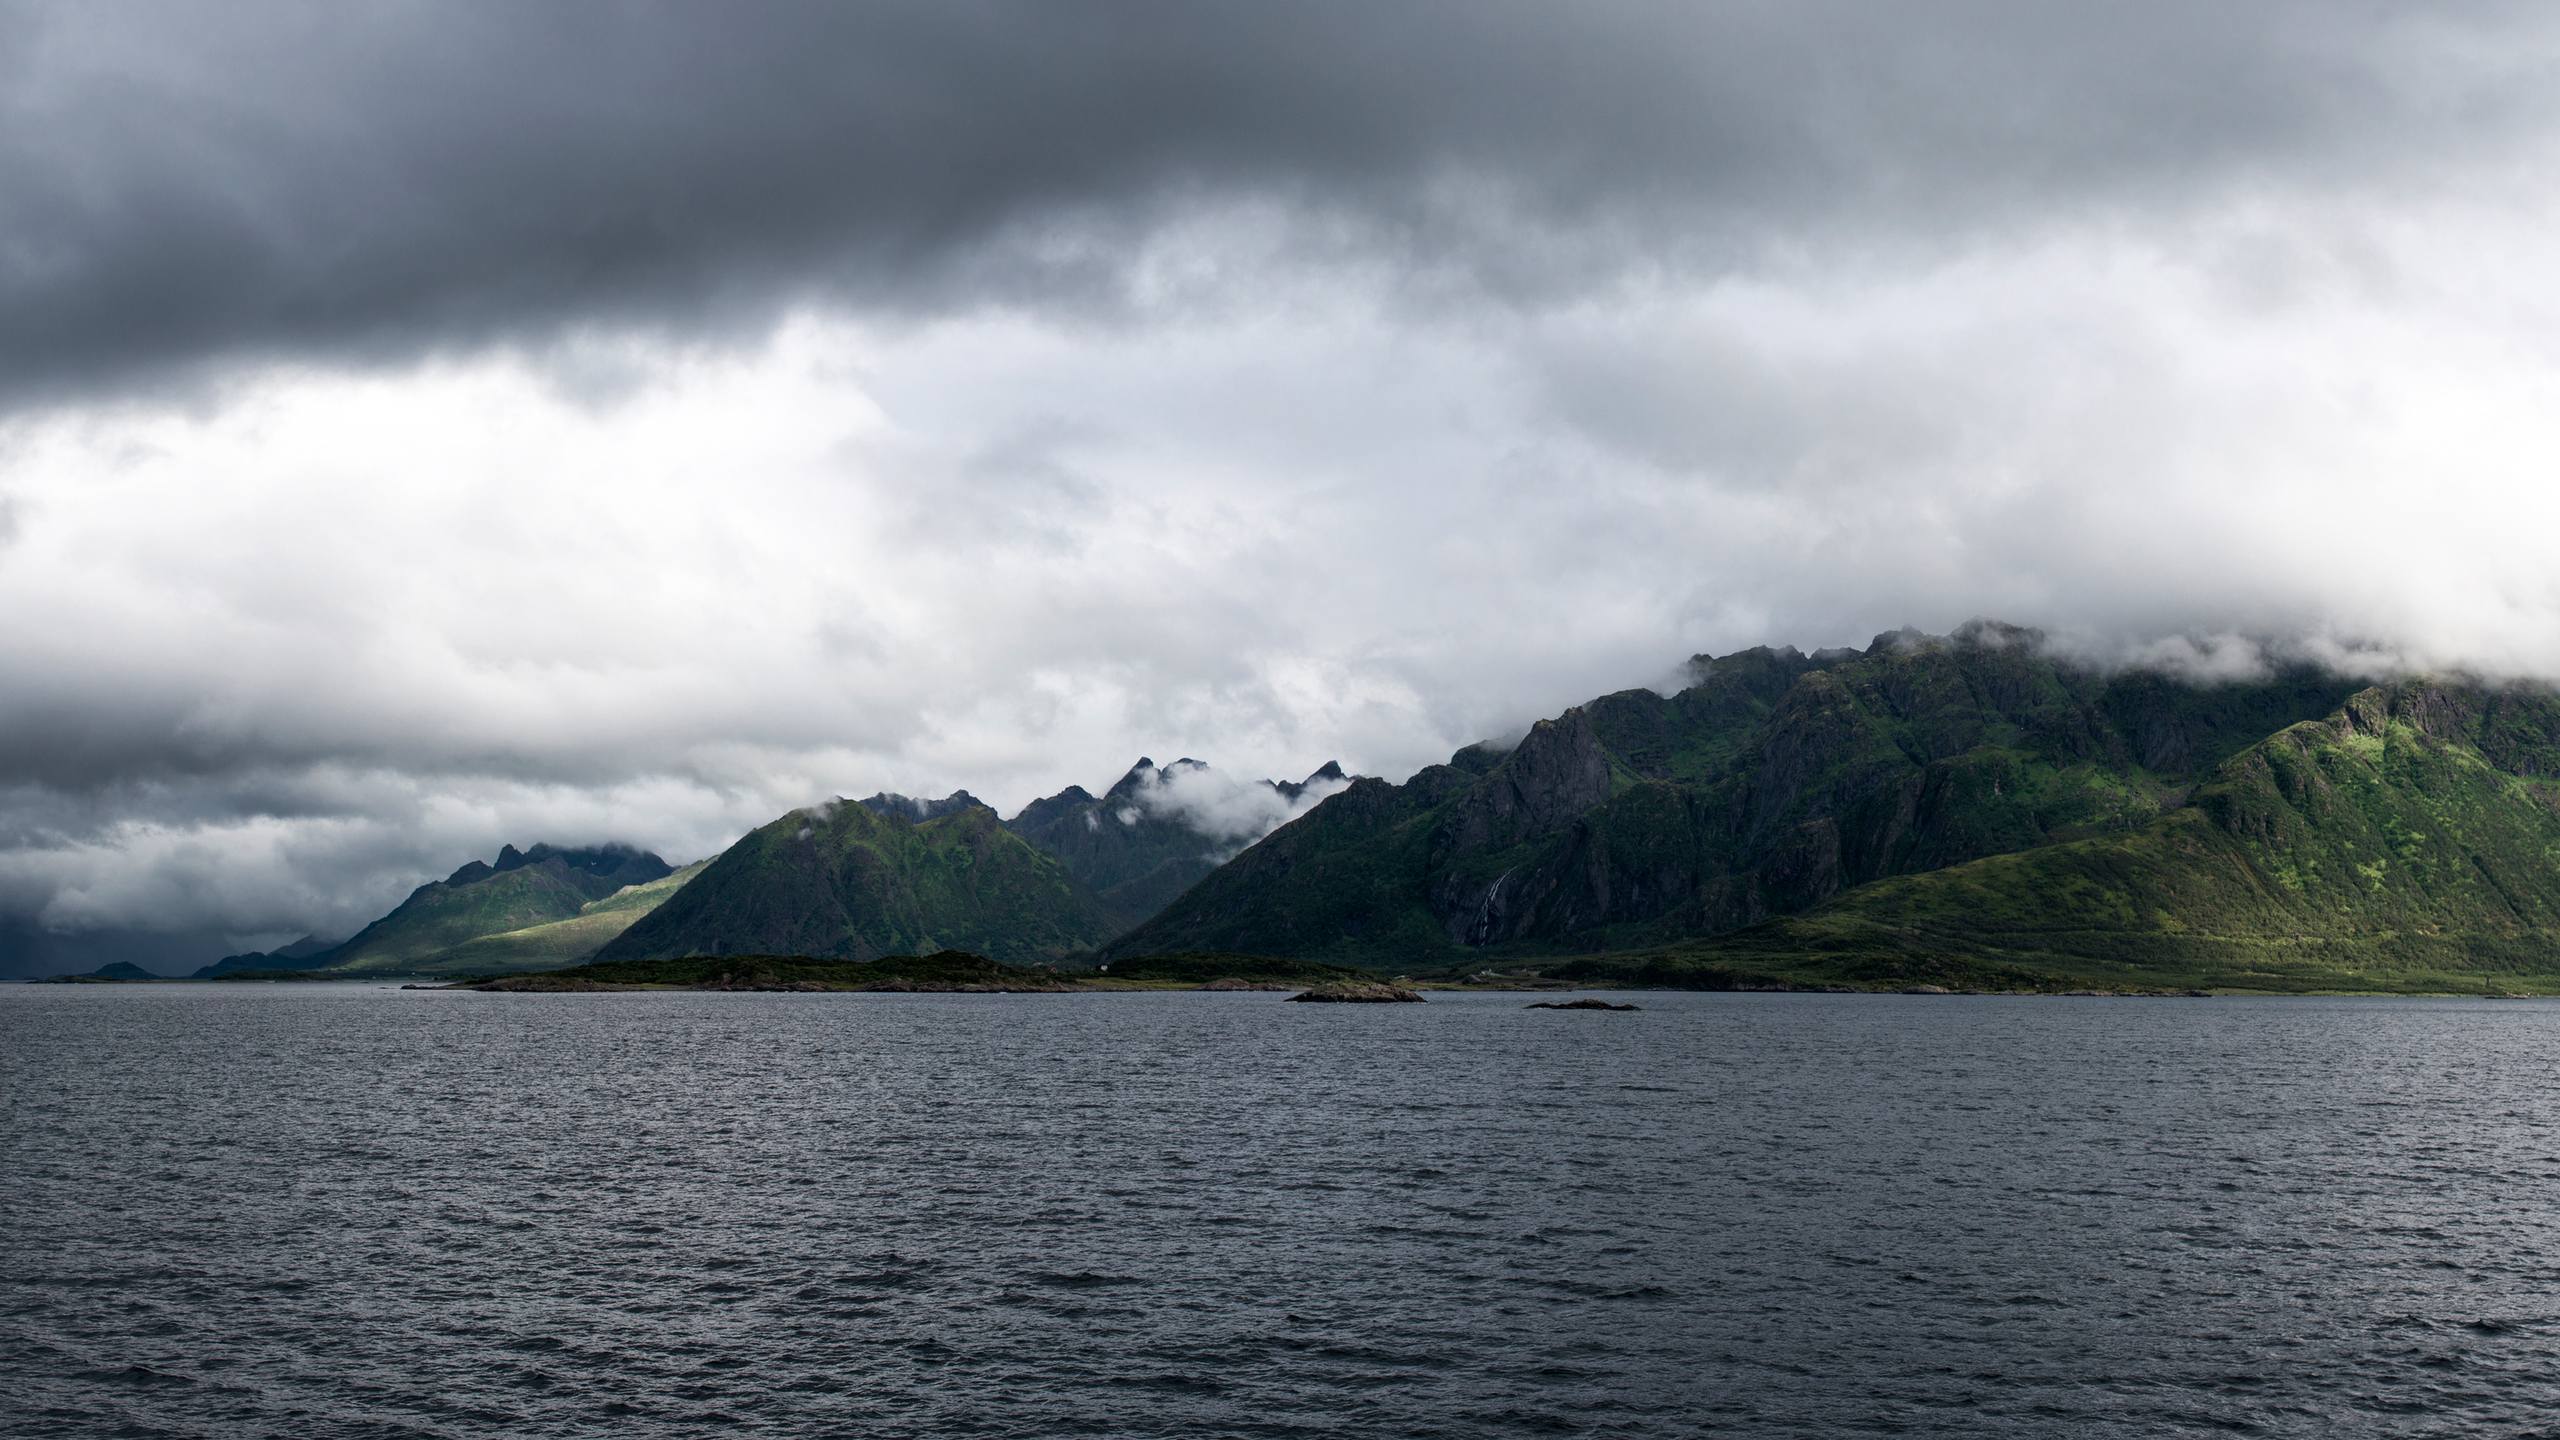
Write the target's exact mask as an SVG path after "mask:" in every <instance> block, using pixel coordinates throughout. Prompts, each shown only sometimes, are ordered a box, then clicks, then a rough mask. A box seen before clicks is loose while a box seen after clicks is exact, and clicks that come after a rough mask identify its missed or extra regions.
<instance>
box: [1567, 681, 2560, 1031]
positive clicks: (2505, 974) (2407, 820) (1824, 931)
mask: <svg viewBox="0 0 2560 1440" xmlns="http://www.w3.org/2000/svg"><path fill="white" fill-rule="evenodd" d="M1583 973H1586V974H1589V975H1593V976H1600V975H1609V974H1617V975H1625V976H1638V975H1641V976H1644V977H1646V978H1650V979H1653V980H1657V981H1666V982H1670V983H1684V982H1685V983H1723V982H1724V981H1728V980H1732V979H1736V978H1744V977H1780V978H1788V979H1792V980H1797V981H1838V982H1849V983H1858V984H1878V983H1893V982H1906V983H1910V982H1933V981H1934V982H1939V983H1946V984H1984V985H1999V986H2003V987H2009V986H2019V985H2025V986H2027V987H2029V988H2032V987H2034V986H2037V985H2048V984H2054V983H2079V984H2087V985H2099V986H2108V987H2120V986H2137V987H2158V986H2166V985H2192V986H2202V987H2209V988H2212V987H2220V988H2234V989H2252V990H2301V989H2358V990H2429V991H2441V990H2461V989H2475V990H2476V989H2483V988H2488V989H2515V990H2541V991H2549V990H2560V698H2555V697H2554V696H2553V695H2552V694H2551V693H2549V692H2547V691H2531V690H2521V689H2497V688H2479V687H2462V686H2450V685H2443V684H2437V683H2429V682H2419V681H2413V682H2403V683H2399V684H2394V685H2390V686H2383V687H2377V688H2374V689H2369V690H2366V691H2363V692H2361V693H2359V694H2357V695H2355V696H2353V697H2351V698H2349V699H2348V700H2347V701H2346V703H2345V704H2344V705H2342V706H2341V707H2339V708H2338V709H2337V710H2336V711H2335V712H2334V713H2332V714H2330V715H2328V716H2326V717H2324V718H2322V719H2320V720H2317V721H2309V722H2304V723H2300V724H2296V725H2291V726H2288V727H2286V728H2285V729H2283V730H2281V731H2279V732H2277V733H2276V734H2274V735H2271V736H2269V737H2268V738H2267V739H2265V740H2263V741H2261V742H2259V743H2258V744H2256V745H2252V746H2250V747H2248V748H2247V749H2245V750H2243V751H2241V752H2240V753H2239V754H2238V755H2235V756H2233V757H2232V758H2231V759H2230V760H2229V761H2227V762H2226V763H2224V764H2222V765H2221V766H2218V767H2217V768H2216V769H2215V771H2214V772H2213V774H2212V775H2211V776H2210V777H2209V778H2208V780H2207V781H2206V782H2205V783H2204V784H2202V785H2200V786H2199V787H2198V788H2197V789H2196V791H2195V793H2194V795H2193V797H2192V799H2191V801H2190V803H2189V804H2187V805H2186V806H2184V807H2182V808H2180V809H2177V810H2175V811H2172V812H2170V813H2168V814H2164V815H2162V816H2160V817H2158V818H2157V819H2155V820H2152V821H2150V822H2148V823H2146V824H2144V825H2141V826H2139V827H2137V828H2135V829H2134V830H2132V831H2130V832H2127V833H2122V834H2108V835H2103V836H2096V837H2091V838H2087V839H2081V840H2075V841H2070V842H2067V843H2062V844H2055V845H2047V846H2043V847H2041V848H2038V849H2033V850H2028V851H2024V852H2020V853H2016V854H2007V855H1999V856H1994V857H1990V858H1986V859H1981V860H1976V861H1974V862H1972V863H1970V864H1964V865H1957V866H1953V867H1950V868H1947V869H1943V870H1936V871H1931V872H1928V873H1926V874H1918V875H1910V876H1904V877H1901V878H1897V879H1891V880H1887V881H1884V882H1882V883H1879V884H1875V885H1869V886H1865V887H1863V888H1860V889H1856V890H1851V891H1849V892H1847V893H1846V894H1843V895H1841V896H1839V897H1838V898H1837V899H1835V900H1833V901H1832V902H1831V903H1829V904H1827V905H1824V906H1822V907H1820V908H1818V909H1815V910H1813V911H1811V912H1809V913H1807V914H1804V915H1802V916H1798V917H1794V918H1790V919H1784V920H1779V921H1775V922H1772V923H1770V924H1767V925H1763V926H1759V927H1755V928H1752V929H1748V930H1744V931H1741V932H1739V933H1737V934H1733V935H1729V936H1725V937H1721V938H1719V939H1713V940H1706V941H1702V942H1696V943H1692V944H1688V945H1683V946H1676V947H1669V948H1666V949H1664V950H1661V951H1658V952H1655V953H1652V954H1649V955H1641V956H1611V957H1606V958H1605V959H1603V960H1599V961H1595V962H1592V963H1591V964H1590V965H1588V966H1586V967H1583Z"/></svg>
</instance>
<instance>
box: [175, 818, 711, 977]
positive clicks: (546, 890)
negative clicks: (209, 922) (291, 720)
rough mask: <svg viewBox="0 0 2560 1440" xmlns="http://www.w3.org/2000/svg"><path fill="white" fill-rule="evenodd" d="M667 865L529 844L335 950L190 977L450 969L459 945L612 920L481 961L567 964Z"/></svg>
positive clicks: (431, 890) (609, 852)
mask: <svg viewBox="0 0 2560 1440" xmlns="http://www.w3.org/2000/svg"><path fill="white" fill-rule="evenodd" d="M674 873H675V872H673V871H671V870H670V869H669V868H668V866H667V862H665V861H664V860H661V859H659V858H658V857H657V856H655V855H652V854H650V853H649V852H647V851H645V850H636V849H633V848H631V847H629V846H623V845H606V846H598V847H594V848H587V849H575V848H571V849H563V848H560V847H557V846H552V845H535V846H533V847H532V848H531V849H528V850H518V849H517V848H515V847H514V846H512V845H509V846H507V847H506V848H505V849H503V850H501V851H499V852H498V858H497V860H496V861H495V862H494V863H492V862H489V861H483V860H474V861H472V862H470V863H469V864H467V865H464V866H463V867H462V868H460V869H458V870H456V871H454V872H453V873H452V874H451V875H448V876H446V877H445V878H444V879H442V880H436V881H430V882H428V883H427V884H424V885H421V886H419V887H418V888H417V889H416V890H414V891H412V892H410V894H409V898H408V899H406V900H403V901H402V902H400V905H399V907H398V908H396V909H394V910H393V911H392V912H391V913H390V914H388V915H385V916H383V917H382V918H381V919H379V920H376V921H374V922H373V923H372V924H370V925H367V926H366V927H365V928H364V929H362V930H360V931H358V932H356V934H355V935H354V936H353V937H352V938H350V939H348V940H347V941H345V942H344V943H342V944H338V945H334V946H318V945H317V944H316V942H313V941H311V940H310V939H309V937H305V938H304V939H303V940H301V941H297V942H295V944H294V945H291V946H287V947H285V948H284V949H282V950H279V951H276V952H272V953H269V954H265V955H256V954H252V955H231V956H225V957H223V958H222V959H221V960H219V961H216V962H215V963H213V964H212V965H208V966H206V967H204V969H202V970H200V971H198V972H197V974H198V976H199V977H201V978H215V977H218V976H221V975H226V974H235V973H240V972H243V971H257V970H317V971H327V972H332V973H349V974H365V973H373V972H399V973H410V972H417V971H433V970H450V969H453V968H455V962H453V961H452V960H451V958H450V957H451V955H452V953H453V952H455V951H456V950H457V949H459V948H460V947H463V946H466V945H470V944H473V943H475V942H483V941H485V940H486V939H488V937H496V936H504V935H510V934H516V933H519V932H526V931H529V930H533V929H535V928H537V927H545V926H553V925H559V924H561V923H562V922H577V921H579V920H580V919H581V918H582V917H585V916H587V915H589V914H590V913H591V912H593V911H599V910H601V911H605V912H608V913H612V914H615V915H616V916H617V918H615V919H607V920H605V921H603V922H601V924H597V923H593V922H590V923H589V924H588V925H587V926H585V927H583V928H581V927H577V926H576V925H575V924H574V923H572V925H571V928H570V929H568V930H564V931H555V932H552V934H551V938H552V939H553V940H554V941H558V940H561V939H564V938H565V937H567V936H570V935H573V934H574V935H575V936H576V937H577V939H578V940H579V941H581V942H591V943H586V945H585V948H583V949H581V948H578V946H577V945H575V944H561V943H552V944H544V943H542V942H541V941H540V940H539V939H537V940H536V942H535V943H534V944H533V945H531V946H530V947H527V948H523V949H522V953H518V951H516V950H511V949H510V948H509V947H508V946H507V945H506V944H504V943H500V944H498V945H496V946H495V947H494V948H491V947H485V946H484V948H483V950H482V951H481V953H479V955H478V956H477V960H478V962H479V963H481V964H486V965H495V966H497V967H498V968H518V967H521V966H528V965H537V964H545V963H554V964H568V963H570V962H572V961H574V960H576V959H579V958H581V957H582V956H583V955H584V954H585V953H587V950H589V949H592V948H593V946H594V945H595V944H601V943H602V942H603V940H604V939H605V938H608V937H609V935H610V934H611V933H613V932H614V931H615V930H617V929H618V928H619V923H620V922H619V919H618V915H619V913H620V911H621V910H625V909H628V908H630V906H631V905H633V904H634V903H647V902H649V901H651V900H654V899H655V898H657V895H658V893H659V892H658V891H653V890H651V889H650V887H652V886H660V887H661V889H663V888H671V887H665V886H663V882H666V881H668V880H669V879H670V878H672V877H673V876H674Z"/></svg>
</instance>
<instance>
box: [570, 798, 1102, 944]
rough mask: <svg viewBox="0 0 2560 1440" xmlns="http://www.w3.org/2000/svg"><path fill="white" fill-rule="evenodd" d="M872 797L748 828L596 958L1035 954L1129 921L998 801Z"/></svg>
mask: <svg viewBox="0 0 2560 1440" xmlns="http://www.w3.org/2000/svg"><path fill="white" fill-rule="evenodd" d="M952 798H953V799H955V800H957V799H964V798H965V797H952ZM874 799H875V800H879V801H882V802H883V803H880V804H877V805H874V804H867V803H857V802H852V801H843V800H838V801H832V802H830V803H828V804H825V805H820V806H813V807H811V808H809V809H805V810H795V811H793V812H791V813H790V814H787V815H784V816H782V817H781V818H780V819H777V820H775V821H773V822H772V823H771V824H768V825H765V826H763V827H761V828H759V829H757V830H755V831H753V832H751V833H749V834H748V835H747V836H746V837H745V838H744V839H741V840H740V841H738V843H736V844H735V845H732V846H730V847H729V848H728V849H727V850H725V851H722V852H721V853H720V854H719V855H718V856H717V857H716V858H714V859H713V860H712V861H711V863H710V864H709V865H707V866H705V867H704V868H703V870H702V872H701V873H700V874H699V875H696V876H695V877H694V878H693V879H692V880H691V881H689V882H688V883H687V884H686V885H685V886H684V887H683V888H682V889H680V890H678V891H676V892H675V894H674V895H672V896H670V897H668V899H667V901H666V903H664V904H662V905H660V906H658V907H657V908H656V909H655V910H653V911H651V912H650V913H649V914H647V915H646V916H644V917H642V918H641V919H640V920H639V921H638V922H636V923H634V924H633V925H632V926H631V927H630V928H629V929H627V930H625V931H623V932H622V934H621V935H620V936H618V937H616V938H615V939H614V940H612V941H610V942H609V943H607V944H606V945H605V946H603V947H602V948H601V949H599V950H598V951H597V952H596V953H595V955H594V957H593V959H594V961H595V962H596V963H599V964H603V963H608V962H617V961H627V960H665V959H675V958H681V957H685V956H693V955H805V956H813V957H817V958H822V959H837V960H873V959H877V958H879V957H881V956H884V955H921V954H930V953H933V952H936V951H940V950H966V951H973V952H975V953H978V954H981V955H986V956H989V957H991V958H993V959H995V960H997V961H1000V962H1004V963H1008V964H1023V963H1033V962H1038V961H1043V960H1050V959H1054V958H1057V957H1059V956H1063V955H1067V954H1071V953H1074V952H1077V951H1080V950H1084V949H1086V948H1088V947H1091V946H1093V945H1096V944H1099V943H1100V942H1102V941H1103V940H1106V939H1109V938H1110V936H1111V935H1112V934H1113V933H1114V931H1115V930H1117V928H1118V926H1117V925H1116V923H1115V922H1114V920H1113V918H1112V915H1111V912H1110V910H1109V908H1108V907H1107V906H1106V905H1105V904H1104V903H1103V902H1102V901H1101V900H1100V899H1099V898H1098V897H1097V896H1096V895H1095V894H1094V893H1093V891H1092V890H1090V889H1089V888H1087V887H1086V886H1085V885H1084V884H1082V883H1081V882H1079V881H1078V880H1077V879H1076V878H1075V877H1074V876H1073V875H1072V874H1070V873H1069V872H1068V871H1067V870H1066V868H1065V867H1063V866H1062V865H1060V864H1059V862H1058V861H1056V860H1055V859H1052V858H1051V857H1050V856H1048V855H1045V854H1043V853H1041V851H1039V850H1038V849H1036V848H1034V847H1033V846H1032V845H1031V844H1029V843H1028V842H1026V841H1025V840H1023V839H1022V838H1021V837H1019V836H1017V835H1015V834H1013V833H1012V832H1011V831H1009V830H1007V829H1006V828H1005V827H1004V825H1003V823H1002V822H1001V821H999V820H998V819H997V817H996V813H995V811H993V810H990V809H988V808H987V807H986V806H984V805H980V804H977V803H974V802H969V803H961V804H956V805H955V804H949V803H942V804H940V806H939V808H938V809H936V808H934V802H928V805H927V807H926V808H925V811H924V812H923V814H922V818H920V813H919V811H918V810H917V809H916V807H914V806H912V805H910V804H907V803H904V802H903V801H901V802H900V803H894V804H893V803H886V802H887V801H888V799H889V797H874Z"/></svg>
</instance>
